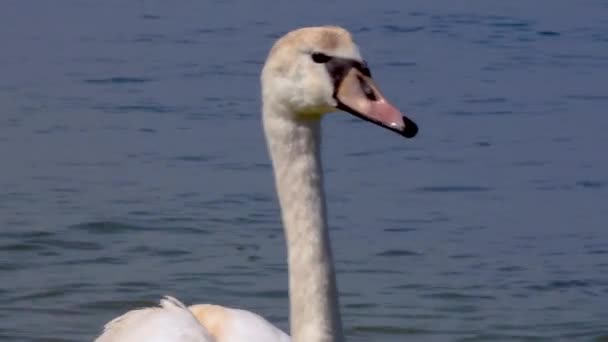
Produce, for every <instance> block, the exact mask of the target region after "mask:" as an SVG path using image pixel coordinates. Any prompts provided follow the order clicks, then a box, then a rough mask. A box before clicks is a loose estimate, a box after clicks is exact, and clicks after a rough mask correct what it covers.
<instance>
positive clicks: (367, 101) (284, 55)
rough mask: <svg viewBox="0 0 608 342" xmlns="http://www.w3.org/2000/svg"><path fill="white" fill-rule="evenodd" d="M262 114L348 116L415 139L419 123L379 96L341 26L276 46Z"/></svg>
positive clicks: (302, 32) (290, 36)
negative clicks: (342, 112) (334, 113)
mask: <svg viewBox="0 0 608 342" xmlns="http://www.w3.org/2000/svg"><path fill="white" fill-rule="evenodd" d="M262 98H263V102H264V107H265V109H266V108H273V109H276V110H265V111H264V113H265V114H264V115H281V116H284V117H286V118H288V119H291V120H311V119H318V118H320V117H321V116H323V115H324V114H326V113H329V112H335V111H344V112H348V113H350V114H353V115H355V116H357V117H359V118H362V119H364V120H367V121H370V122H372V123H375V124H377V125H379V126H382V127H384V128H387V129H389V130H392V131H394V132H396V133H399V134H400V135H402V136H405V137H408V138H411V137H413V136H415V135H416V133H417V132H418V127H417V126H416V124H415V123H414V122H413V121H411V120H410V119H408V118H407V117H405V116H404V115H403V114H401V112H399V110H398V109H396V108H395V107H394V106H393V105H392V104H391V103H390V102H389V101H388V100H387V99H386V98H385V97H384V96H383V95H382V93H381V92H380V89H379V87H378V86H377V85H376V83H375V82H374V80H373V79H372V77H371V73H370V70H369V68H368V66H367V63H366V62H365V60H364V59H363V58H362V57H361V54H360V53H359V49H358V47H357V45H356V44H355V43H354V42H353V39H352V37H351V35H350V33H349V32H348V31H347V30H345V29H343V28H340V27H336V26H323V27H307V28H301V29H298V30H295V31H291V32H289V33H287V34H286V35H284V36H283V37H281V38H279V40H277V42H276V43H275V44H274V46H273V47H272V49H271V50H270V53H269V55H268V58H267V60H266V64H265V65H264V69H263V70H262Z"/></svg>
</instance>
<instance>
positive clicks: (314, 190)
mask: <svg viewBox="0 0 608 342" xmlns="http://www.w3.org/2000/svg"><path fill="white" fill-rule="evenodd" d="M293 117H295V116H293ZM293 117H292V116H289V115H283V114H281V115H279V113H276V111H272V110H270V109H269V108H267V107H266V106H265V108H264V129H265V132H266V138H267V143H268V148H269V151H270V155H271V159H272V163H273V168H274V173H275V182H276V187H277V193H278V197H279V203H280V206H281V217H282V220H283V227H284V230H285V236H286V240H287V252H288V266H289V300H290V325H291V336H292V341H294V342H342V341H344V337H343V332H342V323H341V320H340V312H339V305H338V293H337V287H336V277H335V273H334V266H333V258H332V253H331V246H330V240H329V231H328V229H327V217H326V204H325V196H324V190H323V171H322V164H321V154H320V145H321V126H320V120H319V118H316V119H302V120H297V119H293Z"/></svg>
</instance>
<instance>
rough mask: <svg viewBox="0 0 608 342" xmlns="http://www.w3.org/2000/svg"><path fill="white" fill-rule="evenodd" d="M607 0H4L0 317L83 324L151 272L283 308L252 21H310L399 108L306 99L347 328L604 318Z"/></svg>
mask: <svg viewBox="0 0 608 342" xmlns="http://www.w3.org/2000/svg"><path fill="white" fill-rule="evenodd" d="M271 8H272V10H270V9H271ZM607 9H608V7H607V6H606V4H604V3H603V2H600V1H585V2H580V3H579V2H577V3H576V4H574V3H573V2H568V1H555V2H552V3H551V8H546V7H543V6H541V4H538V3H503V2H499V1H487V2H484V3H477V4H475V6H474V7H472V6H470V4H469V5H467V6H465V5H463V4H458V3H449V4H447V3H442V4H438V3H430V2H424V1H409V2H407V3H394V4H381V3H378V4H374V6H369V4H368V3H367V2H363V1H355V2H352V1H351V2H345V1H338V2H334V3H322V2H318V3H307V4H300V5H297V4H291V3H290V4H289V5H286V4H276V3H274V2H273V3H270V2H268V3H260V2H256V3H255V4H253V3H245V2H243V1H216V2H204V3H200V2H195V1H187V2H185V3H180V6H168V5H163V4H161V3H152V2H134V3H128V4H127V3H124V2H119V1H109V2H108V1H106V2H103V3H101V2H100V3H87V2H78V1H70V2H64V3H62V4H58V3H52V4H51V3H36V4H32V3H28V2H11V3H8V4H6V6H5V8H4V11H3V15H2V18H1V19H2V23H3V27H4V28H5V29H3V30H0V37H1V38H2V41H3V42H4V47H3V53H2V54H0V65H1V67H0V68H1V72H2V75H3V76H2V79H1V80H0V103H1V106H2V111H1V113H2V114H0V155H2V158H3V163H2V172H1V177H0V188H1V189H2V192H0V223H1V225H2V232H3V234H2V235H1V236H0V284H2V285H1V286H0V318H2V319H0V339H1V340H2V341H86V340H92V338H93V337H94V336H95V335H96V334H97V333H98V332H99V331H100V329H101V326H102V325H103V323H105V322H106V321H108V320H109V319H110V318H112V317H114V316H116V315H118V314H119V313H121V312H123V311H125V310H127V309H131V308H135V307H140V306H144V305H151V304H152V303H154V302H156V301H157V300H158V298H159V297H160V296H161V295H163V294H172V295H176V296H178V297H179V298H180V299H182V300H184V301H185V302H187V303H196V302H217V303H222V304H226V305H233V306H239V307H244V308H249V309H252V310H254V311H256V312H259V313H262V314H263V315H265V316H266V317H268V318H269V319H270V320H271V321H273V322H275V323H276V324H277V325H279V326H280V327H282V328H284V329H287V325H288V324H287V322H288V318H287V312H288V310H287V292H286V289H287V279H286V265H285V248H284V241H283V237H282V228H281V226H280V223H279V213H278V207H277V203H276V200H275V195H274V192H273V181H272V178H271V170H270V164H269V161H268V157H267V155H266V151H265V145H264V142H263V139H262V134H261V127H260V123H259V109H260V103H259V98H258V97H259V81H258V74H259V70H260V68H261V66H262V64H263V61H264V58H265V54H266V53H267V50H268V48H269V47H270V45H271V44H272V41H273V40H274V39H276V38H277V37H279V36H280V35H281V34H282V33H284V32H286V31H288V30H290V29H292V28H295V27H299V26H306V25H313V24H325V23H336V24H340V25H344V26H346V27H348V28H349V29H350V30H351V31H352V32H353V33H354V34H355V37H356V39H357V41H358V42H359V44H360V45H361V49H362V52H363V53H364V55H365V56H366V58H367V59H368V61H369V63H370V66H371V68H372V70H373V72H374V74H375V78H377V80H378V82H379V83H380V84H381V86H382V89H383V91H384V92H385V93H386V95H387V96H388V97H390V98H392V99H393V101H394V102H395V103H396V104H397V105H398V106H399V107H400V108H403V109H404V110H405V111H406V112H408V114H409V115H410V116H411V117H412V118H414V119H415V120H416V121H417V122H418V123H419V125H420V127H421V134H420V135H419V136H418V137H417V138H416V139H413V140H408V141H403V140H402V139H399V138H398V137H396V136H393V135H390V134H385V133H384V132H381V131H380V130H377V129H373V128H369V126H367V125H365V124H362V123H360V122H358V121H356V120H353V119H352V118H351V117H349V116H344V115H331V116H329V117H328V118H327V119H326V122H325V127H324V142H325V149H324V158H325V168H326V170H325V171H326V174H327V186H328V191H327V192H328V196H329V210H330V223H331V229H332V233H331V234H332V238H333V245H334V248H335V254H336V258H337V270H338V271H339V276H338V277H339V279H338V281H339V286H340V295H341V305H342V310H343V314H344V323H345V329H346V333H347V334H348V337H349V340H351V341H368V340H375V341H395V340H412V341H455V340H456V341H488V340H505V341H507V340H514V341H528V340H530V341H532V340H534V341H556V340H565V341H566V340H567V341H575V340H580V341H588V340H596V341H600V340H602V339H606V338H608V325H607V324H606V323H605V319H603V317H605V316H606V314H607V310H606V308H607V307H608V301H607V300H606V299H605V298H607V296H608V278H607V277H606V276H605V274H606V272H607V271H608V239H607V238H608V236H607V233H606V229H605V225H606V218H607V216H606V213H605V203H606V201H607V200H608V187H607V184H608V178H607V176H606V175H607V174H608V162H606V158H605V157H604V153H603V152H602V148H601V147H602V146H605V145H606V143H607V142H608V139H607V138H606V134H605V131H606V128H608V119H607V117H606V115H605V114H606V113H605V108H606V105H608V93H606V90H605V89H608V84H607V81H606V77H605V73H604V72H603V71H604V70H605V69H606V68H607V67H608V48H607V45H606V44H605V43H606V42H607V41H608V22H606V20H605V18H604V17H605V15H604V13H606V10H607Z"/></svg>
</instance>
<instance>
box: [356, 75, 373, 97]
mask: <svg viewBox="0 0 608 342" xmlns="http://www.w3.org/2000/svg"><path fill="white" fill-rule="evenodd" d="M357 80H359V86H361V90H362V91H363V94H365V97H367V99H368V100H370V101H377V100H378V98H376V94H375V93H374V90H373V89H372V87H370V86H369V84H367V82H365V80H364V79H363V78H362V77H361V76H357Z"/></svg>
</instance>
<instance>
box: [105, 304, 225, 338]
mask: <svg viewBox="0 0 608 342" xmlns="http://www.w3.org/2000/svg"><path fill="white" fill-rule="evenodd" d="M95 342H214V340H213V339H212V338H211V336H210V335H209V333H208V332H207V331H206V330H205V328H204V327H203V326H202V325H200V324H199V322H198V321H197V319H196V317H195V316H194V315H193V314H192V312H191V311H189V310H188V308H187V307H186V306H185V305H184V304H182V303H181V302H180V301H178V300H177V299H175V298H173V297H165V298H163V299H162V300H161V301H160V305H159V306H158V307H152V308H143V309H138V310H132V311H129V312H127V313H126V314H124V315H122V316H120V317H117V318H115V319H113V320H112V321H110V322H109V323H108V324H106V325H105V327H104V331H103V333H102V334H101V336H99V337H98V338H97V339H96V340H95Z"/></svg>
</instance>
